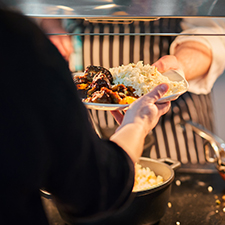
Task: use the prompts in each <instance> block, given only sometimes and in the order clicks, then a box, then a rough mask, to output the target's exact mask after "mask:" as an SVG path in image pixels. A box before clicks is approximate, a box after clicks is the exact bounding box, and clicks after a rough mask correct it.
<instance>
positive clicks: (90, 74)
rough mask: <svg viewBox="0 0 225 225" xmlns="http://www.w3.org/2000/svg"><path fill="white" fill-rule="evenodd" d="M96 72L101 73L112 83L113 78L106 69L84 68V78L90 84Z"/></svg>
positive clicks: (99, 67)
mask: <svg viewBox="0 0 225 225" xmlns="http://www.w3.org/2000/svg"><path fill="white" fill-rule="evenodd" d="M98 72H102V73H103V74H105V75H106V77H107V78H108V79H109V82H110V83H112V81H113V77H112V74H111V73H110V71H109V70H107V69H106V68H104V67H102V66H93V65H91V66H88V67H86V69H85V71H84V77H85V78H86V79H87V80H88V81H90V82H92V80H93V78H94V76H95V75H96V74H97V73H98Z"/></svg>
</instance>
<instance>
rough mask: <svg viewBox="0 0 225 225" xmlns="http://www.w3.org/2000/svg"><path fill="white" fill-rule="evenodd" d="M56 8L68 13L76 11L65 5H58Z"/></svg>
mask: <svg viewBox="0 0 225 225" xmlns="http://www.w3.org/2000/svg"><path fill="white" fill-rule="evenodd" d="M56 7H57V8H59V9H63V10H66V11H73V10H74V9H72V8H70V7H68V6H64V5H57V6H56Z"/></svg>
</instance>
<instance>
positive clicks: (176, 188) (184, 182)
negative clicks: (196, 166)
mask: <svg viewBox="0 0 225 225" xmlns="http://www.w3.org/2000/svg"><path fill="white" fill-rule="evenodd" d="M42 200H43V204H44V207H45V210H46V212H47V215H48V217H49V222H50V224H51V225H65V222H64V221H63V220H62V219H61V217H60V215H59V214H58V211H57V210H56V207H55V205H54V204H53V202H52V200H51V199H48V198H47V196H45V197H42ZM146 204H147V203H146ZM156 224H157V225H170V224H174V225H182V224H183V225H193V224H198V225H212V224H215V225H224V224H225V181H224V180H223V179H222V178H221V176H220V175H219V173H218V172H217V171H216V170H214V169H213V168H212V169H210V170H207V172H204V173H202V172H199V171H197V172H193V171H192V172H190V171H188V170H186V171H185V170H184V169H178V170H177V171H176V172H175V179H174V181H173V183H172V190H171V195H170V198H169V201H168V205H167V207H166V212H165V214H164V216H163V217H162V219H161V220H160V221H159V222H158V223H156ZM124 225H128V224H127V223H126V221H124ZM137 225H138V224H137ZM139 225H140V224H139Z"/></svg>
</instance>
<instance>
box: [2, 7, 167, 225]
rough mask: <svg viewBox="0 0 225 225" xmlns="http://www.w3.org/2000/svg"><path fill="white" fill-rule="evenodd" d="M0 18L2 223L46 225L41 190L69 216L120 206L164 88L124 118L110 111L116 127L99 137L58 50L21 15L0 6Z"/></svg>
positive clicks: (81, 217) (159, 111)
mask: <svg viewBox="0 0 225 225" xmlns="http://www.w3.org/2000/svg"><path fill="white" fill-rule="evenodd" d="M0 21H1V27H0V34H1V35H0V62H1V66H0V77H1V81H0V92H1V94H0V108H1V111H0V127H1V130H0V132H1V133H0V143H1V150H0V180H1V186H0V193H1V194H0V203H1V206H0V208H1V210H0V224H1V225H6V224H7V225H11V224H13V225H15V224H23V225H26V224H27V225H31V224H32V225H36V224H38V225H45V224H48V221H47V217H46V215H45V212H44V209H43V207H42V202H41V198H40V193H39V190H40V189H45V190H46V191H48V192H50V193H51V194H52V196H53V198H54V200H55V202H56V205H57V207H58V208H59V209H60V211H61V213H62V215H63V216H64V219H66V218H67V219H68V221H69V218H73V222H77V221H88V220H91V219H93V218H100V217H102V216H103V215H106V214H109V213H112V212H113V211H115V210H117V209H119V208H120V207H122V206H123V205H124V204H125V203H126V202H127V200H128V199H129V197H130V194H131V191H132V187H133V182H134V162H136V161H137V160H138V158H139V157H140V156H141V153H142V149H143V143H144V138H145V136H146V135H147V134H148V132H149V131H150V130H151V129H152V128H153V127H154V126H155V124H156V123H157V121H158V119H159V117H160V116H161V115H163V114H164V113H166V112H167V111H168V109H169V106H170V103H169V102H167V103H164V104H157V103H155V102H156V100H157V99H158V98H160V97H161V96H162V95H163V94H164V93H165V92H166V91H167V90H168V85H166V84H162V85H159V86H158V87H157V88H155V89H154V90H153V91H152V92H151V93H149V94H147V95H145V96H144V97H142V98H140V99H139V100H137V101H136V102H135V103H134V104H132V106H131V107H130V109H128V110H127V112H126V115H125V116H124V118H122V115H121V114H118V112H114V115H115V117H116V118H117V119H118V120H120V121H121V120H122V119H123V121H122V124H121V126H120V127H119V129H118V130H117V132H116V133H115V134H114V135H112V137H111V138H110V140H103V139H100V138H99V137H98V136H97V134H96V133H95V132H94V130H93V128H92V126H91V124H90V122H89V120H88V114H87V110H86V108H85V106H84V105H83V103H82V102H81V100H80V99H79V96H78V93H77V90H76V87H75V84H74V82H73V79H72V76H71V72H70V70H69V68H68V64H67V62H66V61H65V60H64V58H63V57H62V56H61V55H60V54H59V51H58V50H57V48H56V47H55V46H54V45H53V44H52V43H51V42H50V41H49V39H48V38H47V37H46V36H45V34H44V33H43V32H42V31H41V30H40V29H39V28H38V27H37V26H36V25H35V24H34V23H33V22H31V21H30V20H29V19H28V18H26V17H25V16H23V15H20V14H19V13H16V12H11V11H8V10H7V9H0ZM69 222H70V221H69Z"/></svg>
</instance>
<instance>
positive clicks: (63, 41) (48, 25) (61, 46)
mask: <svg viewBox="0 0 225 225" xmlns="http://www.w3.org/2000/svg"><path fill="white" fill-rule="evenodd" d="M41 27H42V29H43V30H44V32H45V33H47V34H56V33H57V34H58V33H60V34H65V33H66V32H65V30H64V29H63V27H62V23H61V20H59V19H43V20H42V21H41ZM49 39H50V40H51V42H52V43H53V44H54V45H55V46H56V47H57V48H58V50H59V52H60V53H61V55H62V56H63V57H64V58H65V60H67V61H68V60H69V57H70V55H71V53H72V52H73V51H74V49H73V45H72V41H71V37H70V36H68V35H49Z"/></svg>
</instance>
